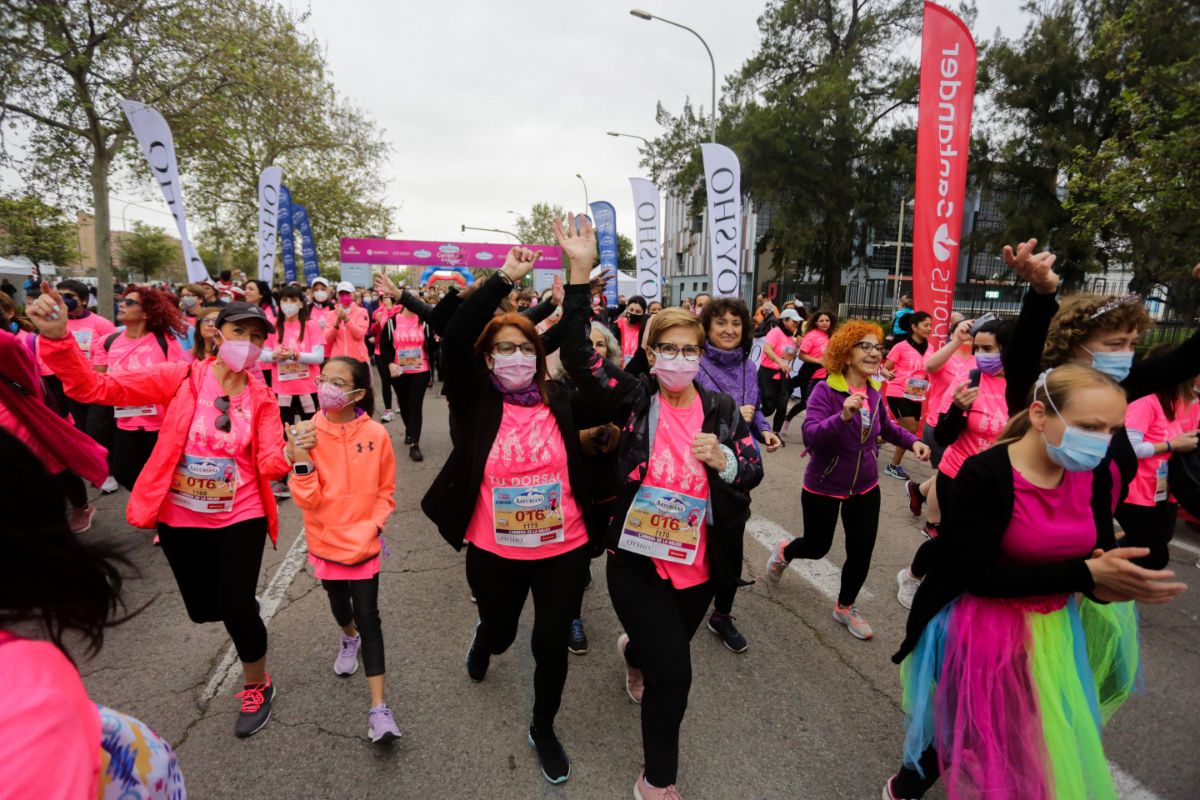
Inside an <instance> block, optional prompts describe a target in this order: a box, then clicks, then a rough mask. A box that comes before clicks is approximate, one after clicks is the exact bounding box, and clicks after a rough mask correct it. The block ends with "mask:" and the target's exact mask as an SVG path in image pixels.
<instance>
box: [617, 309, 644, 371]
mask: <svg viewBox="0 0 1200 800" xmlns="http://www.w3.org/2000/svg"><path fill="white" fill-rule="evenodd" d="M617 330H619V331H620V332H621V362H622V364H628V363H629V362H630V361H632V360H633V357H634V356H635V355H637V349H638V340H639V339H640V338H641V335H642V328H641V326H640V325H634V324H632V323H630V321H629V320H628V319H627V318H626V317H625V316H624V315H622V316H620V317H618V318H617Z"/></svg>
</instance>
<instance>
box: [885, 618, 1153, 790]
mask: <svg viewBox="0 0 1200 800" xmlns="http://www.w3.org/2000/svg"><path fill="white" fill-rule="evenodd" d="M900 671H901V678H902V680H903V682H904V714H905V725H906V728H907V733H906V735H905V739H904V763H905V765H906V766H908V767H910V768H913V769H916V770H918V771H919V772H922V771H921V769H920V766H919V763H920V758H921V754H922V753H924V752H925V751H926V749H927V748H930V747H933V748H935V749H936V750H937V754H938V764H939V767H940V769H941V779H942V782H943V784H944V785H945V787H946V791H947V792H948V793H949V795H950V797H951V798H952V800H960V799H966V798H977V797H986V798H989V799H990V798H995V800H1000V799H1001V798H1021V800H1052V799H1057V800H1077V799H1078V800H1094V799H1095V798H1114V800H1115V798H1116V797H1117V793H1116V789H1115V788H1114V787H1113V782H1112V776H1111V774H1110V773H1109V768H1108V762H1107V761H1106V760H1105V758H1104V748H1103V746H1102V744H1101V737H1100V729H1101V727H1102V726H1103V725H1104V724H1105V723H1106V722H1108V720H1109V718H1110V717H1111V716H1112V714H1113V713H1114V712H1115V711H1116V709H1117V708H1119V707H1120V705H1121V704H1122V703H1123V702H1124V701H1125V699H1126V698H1127V697H1129V695H1130V693H1131V692H1132V691H1134V690H1135V688H1137V687H1138V686H1139V684H1140V680H1141V678H1140V673H1139V658H1138V631H1137V611H1136V610H1135V608H1134V604H1133V603H1112V604H1108V605H1104V604H1099V603H1093V602H1091V601H1090V600H1087V599H1086V598H1085V599H1083V600H1082V601H1077V600H1076V599H1075V597H1068V596H1066V595H1062V596H1055V597H1043V598H1023V599H1019V600H1010V599H999V598H986V597H974V596H972V595H962V596H961V597H959V598H958V599H957V600H955V601H954V602H953V603H951V604H950V605H948V606H947V607H946V608H944V609H942V610H941V612H939V613H938V615H937V616H936V617H934V618H933V620H932V621H931V622H930V623H929V625H928V627H926V629H925V632H924V633H923V634H922V636H921V640H920V641H919V642H918V644H917V647H916V649H915V650H914V651H913V652H912V653H911V654H910V655H909V656H908V657H907V658H906V659H905V660H904V663H903V664H902V665H901V667H900ZM922 775H923V772H922Z"/></svg>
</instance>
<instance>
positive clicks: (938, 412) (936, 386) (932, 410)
mask: <svg viewBox="0 0 1200 800" xmlns="http://www.w3.org/2000/svg"><path fill="white" fill-rule="evenodd" d="M926 355H928V356H929V358H932V357H933V349H932V348H930V349H929V350H927V351H926ZM929 358H926V359H925V363H926V364H928V363H929ZM973 369H975V356H974V355H972V354H971V351H970V350H969V349H968V350H966V351H965V352H964V351H963V350H961V349H960V350H956V351H954V355H952V356H950V360H949V361H947V362H946V363H945V364H943V365H942V368H941V369H939V370H936V371H934V372H929V371H928V370H926V374H927V377H928V379H929V394H928V395H927V397H928V399H929V402H928V403H927V404H926V406H925V424H926V425H937V424H938V420H939V419H941V416H942V412H944V411H945V410H946V409H948V408H949V407H950V404H951V403H953V402H954V390H955V388H957V386H958V385H959V384H960V383H962V382H963V381H965V380H967V379H968V378H970V377H971V370H973Z"/></svg>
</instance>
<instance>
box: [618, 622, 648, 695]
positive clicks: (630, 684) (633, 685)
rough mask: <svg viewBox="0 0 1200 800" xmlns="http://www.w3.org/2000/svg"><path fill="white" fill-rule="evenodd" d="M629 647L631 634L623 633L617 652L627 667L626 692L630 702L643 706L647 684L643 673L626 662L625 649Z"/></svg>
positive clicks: (619, 639) (619, 638) (619, 637)
mask: <svg viewBox="0 0 1200 800" xmlns="http://www.w3.org/2000/svg"><path fill="white" fill-rule="evenodd" d="M628 646H629V634H628V633H622V634H621V635H620V636H618V637H617V652H618V653H620V654H621V663H622V664H624V665H625V692H626V694H628V695H629V699H630V700H632V701H633V702H635V703H638V704H641V702H642V692H644V691H646V682H645V680H644V679H643V678H642V671H641V670H640V669H634V668H633V667H631V666H629V662H628V661H626V660H625V648H626V647H628Z"/></svg>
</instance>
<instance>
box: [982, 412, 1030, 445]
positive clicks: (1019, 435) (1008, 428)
mask: <svg viewBox="0 0 1200 800" xmlns="http://www.w3.org/2000/svg"><path fill="white" fill-rule="evenodd" d="M1032 427H1033V423H1032V422H1030V421H1029V409H1028V408H1027V409H1025V410H1024V411H1020V412H1018V413H1017V414H1016V415H1015V416H1013V417H1011V418H1009V420H1008V424H1007V425H1005V426H1004V430H1002V431H1000V435H999V436H997V437H996V441H995V442H993V443H992V447H1003V446H1005V445H1009V444H1012V443H1013V442H1016V441H1019V440H1020V439H1023V438H1024V437H1025V434H1027V433H1029V429H1030V428H1032Z"/></svg>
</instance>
